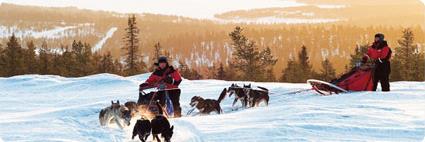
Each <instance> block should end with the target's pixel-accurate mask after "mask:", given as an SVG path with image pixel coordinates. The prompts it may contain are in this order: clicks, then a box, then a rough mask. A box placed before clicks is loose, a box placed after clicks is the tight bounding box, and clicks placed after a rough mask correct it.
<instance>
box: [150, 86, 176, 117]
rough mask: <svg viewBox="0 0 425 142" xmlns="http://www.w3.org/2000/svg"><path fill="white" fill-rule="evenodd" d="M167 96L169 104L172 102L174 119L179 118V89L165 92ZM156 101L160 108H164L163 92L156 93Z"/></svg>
mask: <svg viewBox="0 0 425 142" xmlns="http://www.w3.org/2000/svg"><path fill="white" fill-rule="evenodd" d="M166 91H167V92H168V96H169V97H170V100H171V102H173V108H174V117H181V107H180V93H181V90H180V89H174V90H166ZM156 97H157V99H158V100H159V103H160V104H161V105H162V106H165V91H158V93H157V96H156Z"/></svg>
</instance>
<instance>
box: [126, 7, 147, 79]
mask: <svg viewBox="0 0 425 142" xmlns="http://www.w3.org/2000/svg"><path fill="white" fill-rule="evenodd" d="M125 31H126V34H125V36H124V41H125V45H124V46H123V47H122V49H123V50H124V54H125V55H124V56H125V58H124V62H125V69H124V72H125V74H126V75H135V74H139V73H142V72H144V71H145V69H146V64H145V63H144V62H143V61H142V57H141V55H140V54H139V37H138V36H139V28H137V25H136V16H135V15H134V14H133V15H132V16H130V17H129V18H128V23H127V28H125Z"/></svg>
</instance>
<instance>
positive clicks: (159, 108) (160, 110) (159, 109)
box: [156, 102, 164, 115]
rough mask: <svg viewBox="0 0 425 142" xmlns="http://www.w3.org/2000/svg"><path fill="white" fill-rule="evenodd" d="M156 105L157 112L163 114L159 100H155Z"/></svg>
mask: <svg viewBox="0 0 425 142" xmlns="http://www.w3.org/2000/svg"><path fill="white" fill-rule="evenodd" d="M156 106H157V107H158V113H159V114H160V115H164V112H163V111H162V106H161V104H159V102H156Z"/></svg>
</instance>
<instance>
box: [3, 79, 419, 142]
mask: <svg viewBox="0 0 425 142" xmlns="http://www.w3.org/2000/svg"><path fill="white" fill-rule="evenodd" d="M147 76H148V75H147V74H143V75H138V76H132V77H121V76H116V75H111V74H98V75H92V76H87V77H81V78H64V77H60V76H50V75H23V76H15V77H10V78H0V100H1V103H0V112H1V113H0V141H2V140H3V141H6V142H7V141H131V140H130V133H131V129H132V128H126V129H124V130H120V129H117V128H102V127H100V126H99V123H98V113H99V110H100V109H101V108H103V107H106V106H108V105H110V101H111V100H117V99H119V100H120V101H121V102H125V101H128V100H133V101H135V100H137V89H138V83H140V82H142V81H143V80H144V79H146V77H147ZM231 83H234V82H227V81H219V80H199V81H198V80H196V81H189V80H184V81H183V83H182V84H181V88H182V95H181V103H182V105H183V111H184V114H185V113H186V112H187V111H188V110H189V109H190V107H189V105H188V104H189V100H190V98H191V97H192V96H194V95H199V96H202V97H204V98H215V99H216V98H217V97H218V95H219V93H220V92H221V90H222V89H223V88H224V87H228V86H229V85H230V84H231ZM239 83H240V84H242V82H239ZM253 84H254V85H259V86H265V87H268V88H269V89H270V90H271V92H272V94H271V101H270V105H269V106H268V107H259V108H253V109H240V110H238V111H231V107H230V104H231V102H232V99H230V98H226V99H225V100H224V101H223V102H222V103H221V105H222V107H223V108H224V112H225V113H224V114H222V115H209V116H190V117H189V116H187V117H182V118H178V119H172V120H171V123H172V124H173V125H174V126H175V133H174V136H173V138H172V140H173V141H177V142H186V141H208V142H210V141H219V142H222V141H244V142H246V141H403V142H408V141H421V140H423V139H424V135H425V82H395V83H392V84H391V85H392V89H393V91H392V92H390V93H382V92H376V93H375V92H359V93H351V94H342V95H334V96H317V95H314V93H313V92H304V93H299V94H292V95H284V94H285V93H287V92H291V91H294V90H299V89H306V88H309V86H307V85H306V84H289V83H253ZM149 140H151V138H149Z"/></svg>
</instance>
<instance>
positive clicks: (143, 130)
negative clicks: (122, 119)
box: [131, 118, 152, 142]
mask: <svg viewBox="0 0 425 142" xmlns="http://www.w3.org/2000/svg"><path fill="white" fill-rule="evenodd" d="M151 130H152V127H151V122H150V121H149V120H147V119H144V118H142V119H140V120H137V122H136V124H135V125H134V128H133V136H132V137H131V139H134V137H135V136H137V135H139V139H140V140H141V141H142V142H146V139H147V138H148V136H149V135H150V134H151Z"/></svg>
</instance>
